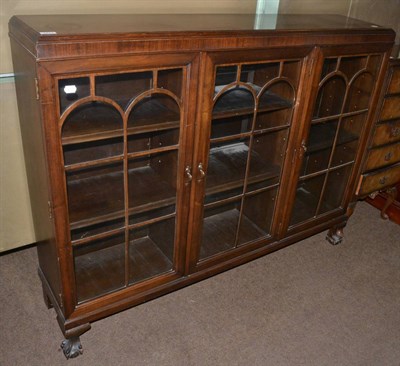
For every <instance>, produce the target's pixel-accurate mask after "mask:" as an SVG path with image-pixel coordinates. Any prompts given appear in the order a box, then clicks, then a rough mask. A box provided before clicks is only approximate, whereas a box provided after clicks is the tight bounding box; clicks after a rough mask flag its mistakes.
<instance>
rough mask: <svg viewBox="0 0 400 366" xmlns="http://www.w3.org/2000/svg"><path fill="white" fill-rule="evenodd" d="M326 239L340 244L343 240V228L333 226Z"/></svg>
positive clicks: (334, 243)
mask: <svg viewBox="0 0 400 366" xmlns="http://www.w3.org/2000/svg"><path fill="white" fill-rule="evenodd" d="M326 240H328V242H329V243H331V244H332V245H338V244H340V243H341V242H342V241H343V228H341V227H333V228H331V229H329V231H328V234H327V235H326Z"/></svg>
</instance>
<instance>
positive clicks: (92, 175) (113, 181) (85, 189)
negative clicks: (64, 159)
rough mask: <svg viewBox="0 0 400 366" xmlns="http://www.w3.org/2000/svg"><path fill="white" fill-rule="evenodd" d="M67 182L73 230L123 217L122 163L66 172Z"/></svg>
mask: <svg viewBox="0 0 400 366" xmlns="http://www.w3.org/2000/svg"><path fill="white" fill-rule="evenodd" d="M66 179H67V190H68V209H69V216H70V224H71V228H72V229H73V228H75V226H76V225H79V226H82V225H83V224H86V225H90V224H95V223H98V222H100V221H103V220H106V219H111V218H116V217H121V216H123V214H124V207H125V206H124V174H123V164H122V163H115V164H109V165H104V166H98V167H92V168H87V169H80V170H76V171H72V172H67V174H66Z"/></svg>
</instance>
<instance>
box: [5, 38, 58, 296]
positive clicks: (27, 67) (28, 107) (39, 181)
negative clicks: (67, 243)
mask: <svg viewBox="0 0 400 366" xmlns="http://www.w3.org/2000/svg"><path fill="white" fill-rule="evenodd" d="M11 49H12V54H13V62H14V72H15V79H16V91H17V98H18V110H19V119H20V125H21V134H22V141H23V147H24V156H25V165H26V171H27V176H28V185H29V194H30V200H31V206H32V215H33V222H34V227H35V236H36V241H37V244H38V245H37V248H38V257H39V266H40V268H41V270H42V272H43V273H44V275H45V277H46V279H47V281H48V283H49V285H50V287H51V289H52V291H53V293H54V295H55V298H57V300H58V301H59V302H60V301H61V300H60V296H59V294H60V274H59V271H58V265H57V264H58V260H57V252H56V245H55V238H54V231H53V220H52V218H51V203H50V200H49V196H50V194H49V186H48V177H47V163H46V155H45V145H44V139H43V129H42V118H41V109H40V102H39V100H37V96H36V94H37V93H36V82H35V77H36V62H35V59H34V58H33V57H32V56H31V55H30V54H29V53H28V52H27V51H26V50H25V49H24V48H23V47H22V46H21V45H19V44H18V43H17V42H16V41H14V40H13V39H11ZM21 225H23V223H21Z"/></svg>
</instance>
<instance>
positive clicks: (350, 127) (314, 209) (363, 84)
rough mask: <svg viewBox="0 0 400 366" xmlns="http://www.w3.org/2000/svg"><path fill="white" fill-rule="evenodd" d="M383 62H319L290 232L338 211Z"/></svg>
mask: <svg viewBox="0 0 400 366" xmlns="http://www.w3.org/2000/svg"><path fill="white" fill-rule="evenodd" d="M382 59H383V57H382V55H381V54H371V55H355V56H339V57H326V58H325V59H324V60H323V67H322V72H321V76H320V81H319V85H318V92H317V97H316V102H315V105H314V110H313V113H312V119H311V127H310V129H309V134H308V138H307V139H305V140H304V141H303V143H302V149H303V152H304V157H303V164H302V167H301V170H300V178H299V181H298V184H297V190H296V197H295V202H294V207H293V211H292V215H291V219H290V224H289V229H290V228H292V227H295V226H296V225H299V224H301V223H303V222H306V221H310V220H313V219H316V218H318V217H320V216H322V215H325V214H328V213H330V212H333V211H335V210H337V209H341V208H342V202H343V200H344V195H345V192H346V189H347V187H348V183H349V179H350V177H351V174H352V171H353V168H354V165H355V160H356V156H357V152H358V147H359V142H360V137H361V134H362V131H363V128H364V126H365V123H366V121H367V116H368V113H369V109H370V101H371V96H372V94H373V91H374V87H375V82H376V80H377V77H378V73H379V70H380V65H381V62H382Z"/></svg>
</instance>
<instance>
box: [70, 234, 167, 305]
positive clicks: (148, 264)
mask: <svg viewBox="0 0 400 366" xmlns="http://www.w3.org/2000/svg"><path fill="white" fill-rule="evenodd" d="M172 268H173V264H172V262H171V261H170V260H169V259H168V258H167V257H166V256H165V254H164V253H163V252H162V251H161V250H160V249H159V247H158V246H157V244H156V243H155V242H154V241H153V240H151V239H150V238H149V237H144V238H140V239H136V240H133V241H131V242H130V243H129V283H130V284H133V283H137V282H139V281H143V280H146V279H150V278H152V277H154V276H156V275H159V274H162V273H166V272H168V271H171V270H172ZM75 277H76V284H77V295H78V302H83V301H86V300H90V299H93V298H96V297H98V296H101V295H104V294H106V293H109V292H112V291H115V290H118V289H120V288H123V287H125V245H124V243H121V244H118V245H114V246H112V247H107V248H103V249H100V250H96V251H93V252H88V253H85V254H83V255H80V256H77V257H75Z"/></svg>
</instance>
